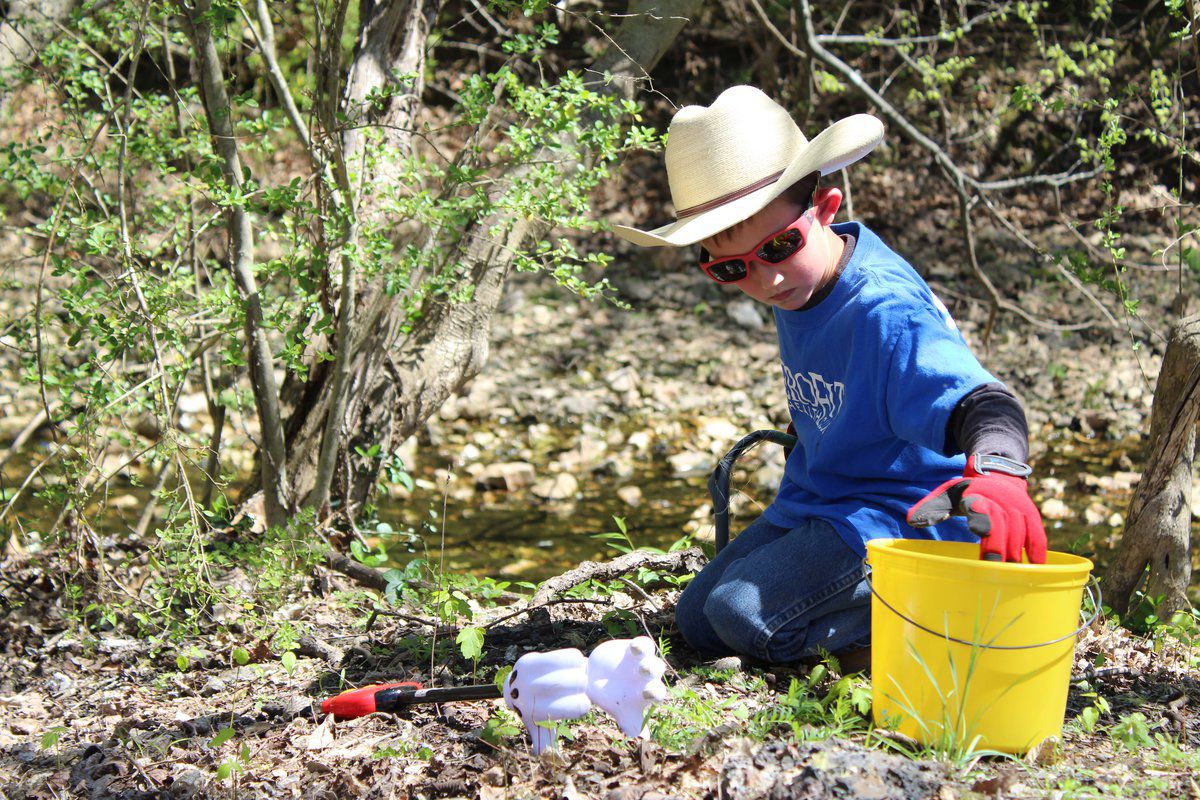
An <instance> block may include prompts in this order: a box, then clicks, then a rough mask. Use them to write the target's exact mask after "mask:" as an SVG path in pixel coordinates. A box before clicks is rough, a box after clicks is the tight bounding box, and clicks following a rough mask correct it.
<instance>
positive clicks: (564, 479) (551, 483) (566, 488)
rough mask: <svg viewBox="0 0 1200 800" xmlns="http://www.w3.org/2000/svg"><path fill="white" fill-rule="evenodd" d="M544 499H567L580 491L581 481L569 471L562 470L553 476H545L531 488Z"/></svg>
mask: <svg viewBox="0 0 1200 800" xmlns="http://www.w3.org/2000/svg"><path fill="white" fill-rule="evenodd" d="M530 491H532V492H533V494H534V495H536V496H537V497H540V498H542V499H543V500H567V499H570V498H572V497H574V496H575V493H576V492H577V491H579V481H577V480H575V476H574V475H571V474H570V473H568V472H560V473H559V474H557V475H555V476H553V477H551V478H543V479H542V480H540V481H538V482H537V483H535V484H534V486H533V488H532V489H531V490H530Z"/></svg>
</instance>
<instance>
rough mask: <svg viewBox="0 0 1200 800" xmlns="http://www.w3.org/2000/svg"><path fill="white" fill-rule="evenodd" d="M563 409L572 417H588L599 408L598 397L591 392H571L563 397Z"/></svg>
mask: <svg viewBox="0 0 1200 800" xmlns="http://www.w3.org/2000/svg"><path fill="white" fill-rule="evenodd" d="M562 408H563V411H565V412H566V413H568V414H570V415H571V416H573V417H590V416H592V415H593V414H595V413H596V411H598V410H599V408H600V399H599V398H597V397H596V396H595V395H593V394H571V395H568V396H567V397H565V398H563V401H562Z"/></svg>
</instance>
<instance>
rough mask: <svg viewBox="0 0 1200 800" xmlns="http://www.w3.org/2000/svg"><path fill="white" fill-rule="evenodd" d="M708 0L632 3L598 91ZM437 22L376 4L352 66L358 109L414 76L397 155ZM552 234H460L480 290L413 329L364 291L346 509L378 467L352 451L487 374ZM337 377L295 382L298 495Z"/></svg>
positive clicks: (397, 110)
mask: <svg viewBox="0 0 1200 800" xmlns="http://www.w3.org/2000/svg"><path fill="white" fill-rule="evenodd" d="M700 4H701V3H700V0H670V1H669V2H654V1H653V0H634V2H631V4H630V8H629V14H631V15H633V16H630V17H628V18H626V19H625V20H624V21H623V22H622V24H621V25H620V26H619V28H618V30H617V31H616V32H615V33H614V35H613V42H614V43H613V45H612V46H610V48H609V50H608V51H606V52H605V53H604V54H602V55H601V56H600V57H599V58H598V59H597V61H596V63H595V65H594V71H595V73H596V74H604V73H605V71H607V72H608V73H610V74H611V75H612V76H613V80H612V82H611V83H608V84H605V85H603V86H600V87H597V90H598V91H607V92H614V93H616V92H620V93H622V94H624V95H625V96H630V95H632V93H633V91H634V90H635V89H636V88H637V86H638V84H639V82H640V81H645V80H647V72H648V71H649V70H650V69H651V68H652V67H653V66H654V64H655V63H657V61H658V60H659V59H660V58H661V57H662V55H663V53H665V52H666V50H667V48H668V47H669V46H670V44H671V42H672V41H673V40H674V38H675V37H676V35H678V33H679V31H680V30H682V29H683V26H684V25H685V24H686V23H687V21H688V19H689V18H690V17H691V16H692V15H694V14H695V13H696V12H697V11H698V10H699V8H700ZM432 18H433V16H432V7H431V5H430V4H428V3H421V2H419V0H396V1H395V2H392V3H389V4H386V5H376V6H373V7H372V12H371V14H370V16H368V17H367V18H366V21H365V23H364V25H363V34H362V37H361V44H360V50H359V53H358V54H357V56H356V58H355V61H354V64H353V66H352V67H351V69H350V77H349V80H348V81H347V98H348V102H349V104H350V106H351V108H352V109H353V108H354V107H355V104H356V103H358V102H360V101H361V99H362V98H364V97H366V96H367V94H368V93H369V92H370V91H371V90H372V89H377V88H379V87H381V86H382V85H383V83H384V82H385V81H386V80H388V79H389V75H391V74H395V73H402V74H407V75H416V76H417V77H416V79H415V83H414V85H413V87H412V88H411V90H410V91H408V92H405V93H404V94H403V95H401V96H399V97H397V98H394V99H393V101H392V102H391V104H390V105H389V107H388V109H387V110H386V112H385V114H384V117H383V119H382V120H380V121H379V122H380V124H381V125H382V126H383V128H382V130H383V131H384V134H385V136H386V137H388V143H389V145H390V146H391V147H392V148H393V149H394V151H395V152H397V153H403V152H406V151H407V150H408V148H409V147H410V137H411V131H412V130H413V129H414V127H415V124H414V123H415V121H416V119H417V116H418V114H419V112H420V107H419V98H420V89H421V85H420V76H421V75H422V74H423V71H424V70H423V67H424V44H425V37H426V36H427V35H428V32H429V27H430V23H431V21H432ZM356 137H357V134H355V133H350V134H347V138H346V139H345V142H344V145H345V150H346V154H347V156H346V163H353V157H354V155H355V154H356V152H357V148H358V147H360V146H361V145H360V141H359V140H358V139H357V138H356ZM553 157H558V156H557V155H555V156H553ZM392 174H393V173H390V172H389V171H388V169H387V167H385V168H384V169H383V170H382V171H381V172H380V173H378V174H376V175H372V177H371V179H372V180H373V181H376V182H378V181H381V180H389V179H394V178H390V177H389V175H392ZM368 200H369V198H367V197H364V207H363V208H362V209H361V210H360V215H363V216H367V215H370V214H371V213H374V212H373V210H372V209H371V208H370V206H369V202H368ZM494 229H499V230H502V231H506V233H505V234H504V235H503V236H502V238H499V239H498V238H497V237H494V236H491V235H489V234H488V231H490V230H494ZM546 232H547V231H546V226H545V225H544V223H542V222H540V221H538V220H525V219H522V220H514V219H505V218H501V217H490V218H487V219H484V220H481V221H479V222H478V223H477V224H475V225H474V226H471V228H470V229H469V230H467V231H465V232H464V236H463V238H462V241H464V242H468V243H469V244H467V245H466V246H465V250H464V251H463V252H462V254H461V257H460V260H461V262H462V263H463V264H464V267H465V273H466V276H467V277H466V280H469V281H470V282H471V283H472V284H473V285H474V287H475V288H474V294H473V296H472V298H471V300H470V301H469V302H464V303H451V302H446V301H442V300H439V299H433V300H430V301H428V302H427V303H426V304H425V305H424V306H423V308H422V315H421V317H420V321H419V323H418V324H417V325H416V327H415V328H414V329H413V330H412V331H411V332H408V333H405V332H404V330H403V329H404V327H405V326H406V325H407V324H408V322H409V320H408V317H407V313H406V311H405V308H404V303H403V298H399V297H393V296H388V295H387V294H386V293H385V292H384V291H383V288H382V286H381V285H372V286H369V287H365V288H364V290H363V293H362V295H361V297H360V302H359V305H358V308H357V310H356V324H355V331H354V336H353V341H352V343H351V345H350V347H349V354H350V366H349V370H350V377H349V385H348V388H347V395H348V401H347V407H346V412H345V415H344V427H343V433H344V439H343V445H342V447H341V448H340V451H339V456H338V460H337V463H338V469H337V471H336V473H335V476H334V480H335V490H336V494H338V495H340V496H341V497H342V498H343V501H344V505H343V509H345V510H346V511H347V513H350V514H354V513H356V511H357V509H358V508H360V507H361V505H362V503H364V502H365V501H366V500H367V499H368V498H369V497H370V495H371V492H372V490H373V488H374V485H375V481H376V477H377V475H378V462H377V461H375V460H367V459H363V458H360V457H357V456H355V455H354V453H355V448H356V447H362V448H363V449H366V448H368V447H370V446H372V445H379V448H380V452H382V453H387V452H390V451H392V450H394V449H395V446H396V445H398V444H399V443H400V442H401V441H403V440H404V439H406V438H407V437H408V436H410V435H412V434H413V433H415V432H416V431H417V430H418V428H419V427H420V426H421V425H422V424H424V422H425V420H427V419H428V418H429V417H430V416H431V415H432V414H433V413H434V412H436V411H437V409H438V408H439V407H440V406H441V404H442V403H443V402H444V401H445V400H446V399H447V398H448V397H450V396H451V394H453V393H454V392H455V391H457V390H458V389H459V388H460V387H461V386H462V385H463V384H464V383H465V382H466V381H467V380H469V379H470V378H472V377H473V376H474V375H476V374H477V373H478V372H479V370H480V368H481V367H482V366H483V364H484V363H485V361H486V360H487V356H488V338H489V332H490V322H491V319H492V315H493V313H494V311H495V309H496V305H497V304H498V302H499V300H500V296H501V292H502V288H503V284H504V280H505V278H506V277H507V275H508V272H509V270H510V268H511V265H512V263H513V259H514V254H515V253H517V252H519V251H520V250H521V249H523V248H525V247H527V246H528V245H529V244H530V243H532V242H534V241H536V240H537V239H538V238H539V237H541V236H544V235H545V233H546ZM414 284H415V281H414ZM332 380H333V376H332V374H331V371H330V370H329V369H328V368H324V369H315V370H314V371H313V372H312V374H311V376H310V380H309V382H308V384H307V385H306V386H305V387H303V390H302V391H300V390H299V387H295V386H293V387H289V388H290V389H292V390H293V391H291V392H290V393H289V397H292V398H295V399H296V404H295V411H294V413H293V414H292V416H291V418H290V420H289V425H288V430H289V471H290V474H291V475H292V476H293V486H294V487H295V490H296V492H297V494H296V496H298V497H304V496H307V494H308V492H309V491H310V490H311V488H312V486H313V480H314V478H315V475H316V454H317V450H318V447H319V442H320V436H321V425H322V423H323V420H324V419H325V417H326V415H327V414H328V409H329V404H330V403H331V402H332V400H331V396H332V394H333V393H332V392H331V391H329V387H330V386H332Z"/></svg>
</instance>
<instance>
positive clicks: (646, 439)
mask: <svg viewBox="0 0 1200 800" xmlns="http://www.w3.org/2000/svg"><path fill="white" fill-rule="evenodd" d="M651 441H653V436H652V435H651V434H650V432H649V431H634V432H633V433H631V434H629V438H628V439H626V440H625V444H627V445H629V446H630V447H632V448H633V449H634V450H637V451H638V452H639V453H641V452H645V451H646V450H649V449H650V443H651Z"/></svg>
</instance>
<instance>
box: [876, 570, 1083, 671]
mask: <svg viewBox="0 0 1200 800" xmlns="http://www.w3.org/2000/svg"><path fill="white" fill-rule="evenodd" d="M862 571H863V580H864V581H865V582H866V584H867V588H868V589H870V590H871V594H872V595H874V596H875V598H876V599H877V600H879V602H881V603H883V605H884V606H885V607H886V608H887V610H888V611H891V612H892V613H893V614H895V615H896V616H897V617H899V618H900V619H902V620H904V621H905V622H907V623H908V624H909V625H912V626H913V627H914V628H916V629H918V630H922V631H925V632H926V633H930V634H933V635H934V636H937V637H939V638H942V639H945V640H946V641H948V642H954V643H956V644H965V645H967V646H968V647H981V648H983V649H985V650H1033V649H1034V648H1037V647H1047V646H1049V645H1052V644H1058V643H1059V642H1064V641H1066V640H1067V639H1070V638H1071V637H1072V636H1078V635H1079V634H1081V633H1083V632H1084V631H1085V630H1087V629H1088V628H1090V627H1091V626H1092V623H1093V622H1095V621H1096V619H1097V617H1099V616H1100V609H1101V604H1102V603H1103V602H1104V594H1103V593H1102V592H1101V591H1100V582H1099V581H1098V580H1096V576H1095V575H1089V576H1088V579H1089V580H1088V583H1087V585H1086V586H1085V587H1084V588H1086V589H1087V592H1088V597H1090V598H1092V608H1093V611H1092V616H1091V617H1089V618H1088V621H1087V622H1085V623H1083V624H1082V625H1080V626H1079V627H1078V628H1076V629H1075V630H1073V631H1071V632H1070V633H1068V634H1067V635H1066V636H1060V637H1058V638H1057V639H1051V640H1050V641H1048V642H1039V643H1037V644H984V643H981V642H972V641H968V640H966V639H956V638H955V637H953V636H950V635H949V634H947V633H942V632H941V631H935V630H933V629H932V628H926V627H925V626H924V625H922V624H921V623H919V622H917V621H916V620H914V619H909V618H908V617H906V616H904V615H903V614H901V613H900V612H899V611H898V610H896V608H895V607H894V606H893V605H892V604H891V603H889V602H888V601H887V600H884V599H883V596H882V595H881V594H879V592H877V591H875V584H873V583H872V582H871V570H870V569H869V568H868V564H867V559H865V558H864V559H863V560H862Z"/></svg>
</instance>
